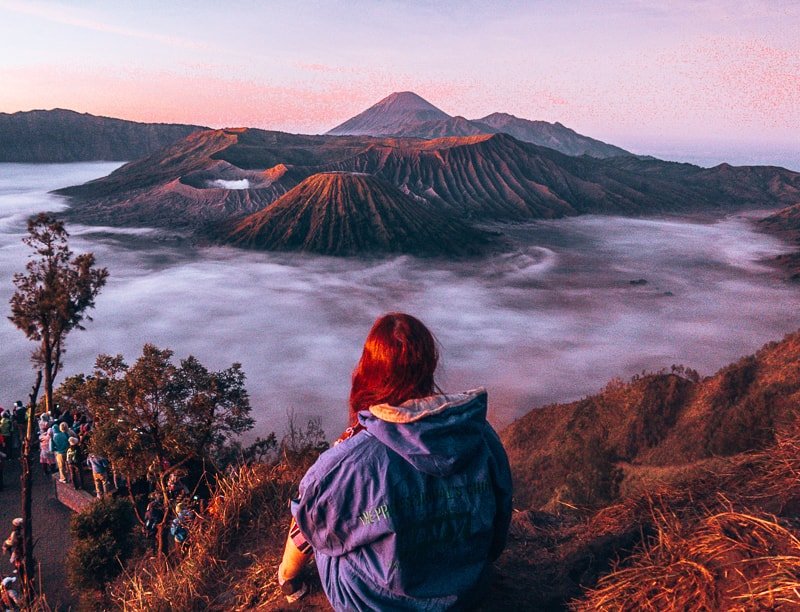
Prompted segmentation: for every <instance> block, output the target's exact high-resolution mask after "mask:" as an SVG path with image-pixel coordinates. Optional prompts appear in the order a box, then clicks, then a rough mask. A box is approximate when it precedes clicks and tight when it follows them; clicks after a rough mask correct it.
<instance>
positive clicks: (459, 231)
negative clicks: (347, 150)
mask: <svg viewBox="0 0 800 612" xmlns="http://www.w3.org/2000/svg"><path fill="white" fill-rule="evenodd" d="M224 241H225V242H230V243H231V244H234V245H237V246H246V247H250V248H260V249H267V250H281V251H283V250H302V251H311V252H314V253H322V254H326V255H347V254H353V253H412V254H415V255H437V254H448V255H470V254H477V253H479V252H481V251H482V250H484V247H485V246H486V245H488V243H489V237H488V235H487V234H485V233H483V232H480V231H478V230H474V229H472V228H470V227H469V226H467V225H466V224H464V223H462V222H460V221H458V220H457V219H454V218H453V217H452V216H448V215H446V214H443V213H442V212H441V211H439V210H437V209H435V208H432V207H430V206H427V205H426V203H425V202H424V201H423V202H420V201H419V200H417V199H415V198H413V197H412V196H410V195H407V194H405V193H403V192H402V191H400V190H399V189H398V188H397V187H394V186H393V185H390V184H389V183H386V182H384V181H382V180H380V179H378V178H377V177H375V176H370V175H365V174H353V173H346V172H327V173H320V174H314V175H312V176H310V177H309V178H307V179H305V180H304V181H303V182H302V183H300V184H299V185H298V186H297V187H294V188H293V189H292V190H290V191H289V192H288V193H286V194H285V195H284V196H282V197H281V198H279V199H278V200H277V201H276V202H274V203H273V204H272V205H271V206H269V207H268V208H267V209H265V210H263V211H261V212H258V213H254V214H252V215H250V216H248V217H246V218H245V219H243V220H242V221H240V222H239V223H238V224H237V225H236V226H235V228H234V229H233V230H232V231H231V233H230V234H229V235H228V236H226V237H225V238H224Z"/></svg>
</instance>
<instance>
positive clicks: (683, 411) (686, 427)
mask: <svg viewBox="0 0 800 612" xmlns="http://www.w3.org/2000/svg"><path fill="white" fill-rule="evenodd" d="M798 406H800V332H796V333H794V334H791V335H789V336H787V337H786V338H784V339H783V340H782V341H781V342H777V343H771V344H767V345H766V346H764V347H763V348H762V349H761V350H759V351H758V352H757V353H756V354H755V355H751V356H748V357H744V358H742V359H741V360H739V361H738V362H736V363H734V364H731V365H729V366H727V367H725V368H723V369H722V370H720V371H719V372H717V373H716V374H714V375H713V376H709V377H707V378H704V379H702V380H694V377H693V376H692V373H691V372H689V374H688V375H687V374H686V373H684V372H682V371H681V369H680V368H679V369H678V370H676V371H674V372H669V373H663V374H649V375H645V376H640V377H636V378H635V379H634V380H633V381H631V382H629V383H622V382H621V381H615V382H611V383H609V384H608V385H607V386H606V388H605V389H604V390H603V391H602V392H601V393H599V394H598V395H594V396H591V397H587V398H585V399H582V400H580V401H577V402H573V403H571V404H566V405H553V406H546V407H544V408H541V409H538V410H533V411H531V412H529V413H528V414H527V415H525V416H524V417H522V418H521V419H519V420H517V421H515V422H514V423H513V424H512V425H511V426H509V427H508V428H507V429H506V430H505V431H504V432H503V434H502V439H503V442H504V444H505V446H506V449H507V451H508V454H509V457H510V459H511V464H512V469H513V472H514V478H515V483H516V487H517V491H518V493H517V499H518V502H519V503H520V504H521V505H523V506H525V507H529V506H532V507H535V508H541V507H545V506H547V507H550V508H552V507H554V505H555V506H557V505H558V502H559V501H566V502H570V500H572V502H570V503H577V504H581V505H584V504H587V503H589V504H593V503H596V504H601V503H608V502H610V501H613V500H614V499H616V498H617V497H618V496H619V495H620V494H621V493H627V494H631V493H632V492H636V491H637V490H641V489H643V488H644V489H647V488H651V487H653V486H655V485H656V484H657V483H661V484H666V483H669V482H672V481H676V480H680V479H685V478H691V477H693V476H695V475H696V472H697V470H698V469H703V468H704V462H707V461H711V460H712V459H714V458H719V457H727V456H731V455H734V454H736V453H741V452H745V451H750V450H753V449H761V448H765V447H766V446H768V445H770V444H772V443H773V442H774V434H775V431H776V430H779V429H781V428H784V427H786V426H788V424H790V423H791V422H793V421H794V420H796V419H797V417H798V412H799V409H798Z"/></svg>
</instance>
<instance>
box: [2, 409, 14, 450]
mask: <svg viewBox="0 0 800 612" xmlns="http://www.w3.org/2000/svg"><path fill="white" fill-rule="evenodd" d="M12 428H13V423H12V422H11V414H10V413H9V412H8V410H3V413H2V416H0V436H3V452H4V453H5V454H6V457H11V432H12Z"/></svg>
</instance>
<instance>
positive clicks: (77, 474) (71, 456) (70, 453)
mask: <svg viewBox="0 0 800 612" xmlns="http://www.w3.org/2000/svg"><path fill="white" fill-rule="evenodd" d="M83 461H84V460H83V450H82V449H81V445H80V440H78V438H70V439H69V448H68V449H67V466H68V467H69V475H70V479H71V480H72V486H73V487H75V488H76V489H81V490H82V489H83Z"/></svg>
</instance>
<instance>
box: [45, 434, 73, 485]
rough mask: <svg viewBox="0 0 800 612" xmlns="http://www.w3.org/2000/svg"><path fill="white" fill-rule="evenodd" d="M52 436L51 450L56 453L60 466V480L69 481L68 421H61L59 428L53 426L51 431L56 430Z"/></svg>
mask: <svg viewBox="0 0 800 612" xmlns="http://www.w3.org/2000/svg"><path fill="white" fill-rule="evenodd" d="M54 430H55V433H52V435H51V438H50V450H51V451H53V453H55V456H56V465H57V466H58V481H59V482H67V475H68V473H67V449H69V435H68V434H67V432H68V431H69V427H67V424H66V423H61V424H59V426H58V429H56V428H55V427H52V428H51V429H50V431H51V432H52V431H54Z"/></svg>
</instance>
